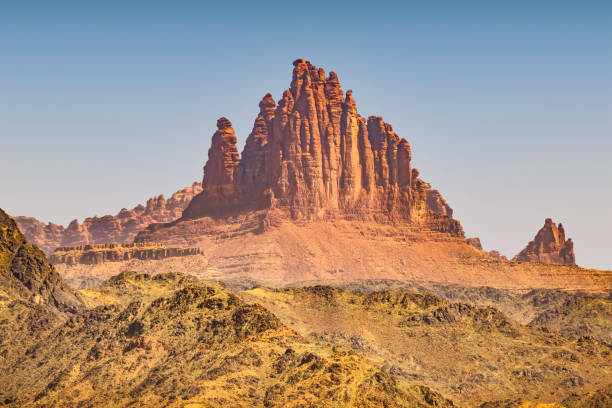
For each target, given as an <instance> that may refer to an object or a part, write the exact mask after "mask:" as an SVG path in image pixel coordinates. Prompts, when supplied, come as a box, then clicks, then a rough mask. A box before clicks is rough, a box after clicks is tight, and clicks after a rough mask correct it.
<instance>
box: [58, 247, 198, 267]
mask: <svg viewBox="0 0 612 408" xmlns="http://www.w3.org/2000/svg"><path fill="white" fill-rule="evenodd" d="M193 255H203V254H202V251H201V250H200V249H199V248H173V247H164V246H159V245H152V244H97V245H91V244H90V245H81V246H74V247H59V248H57V249H56V250H55V252H53V254H52V255H51V256H50V258H49V260H50V261H51V263H53V264H66V265H79V264H80V265H98V264H101V263H104V262H121V261H129V260H131V259H139V260H143V261H145V260H160V259H165V258H173V257H183V256H193Z"/></svg>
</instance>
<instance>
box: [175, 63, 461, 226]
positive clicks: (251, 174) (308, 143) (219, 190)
mask: <svg viewBox="0 0 612 408" xmlns="http://www.w3.org/2000/svg"><path fill="white" fill-rule="evenodd" d="M293 66H294V69H293V77H292V81H291V86H290V88H289V89H287V90H285V91H284V92H283V95H282V98H281V99H280V100H279V101H278V103H276V102H275V101H274V99H273V98H272V96H271V95H270V94H266V95H265V96H264V97H263V99H262V100H261V102H260V103H259V108H260V112H259V114H258V116H257V118H256V119H255V123H254V126H253V131H252V132H251V134H250V135H249V136H248V138H247V140H246V144H245V147H244V150H243V152H242V155H239V154H238V150H237V147H236V136H235V132H234V130H233V128H232V125H231V122H230V121H229V120H228V119H226V118H221V119H219V120H218V122H217V128H218V130H217V131H216V132H215V134H214V135H213V140H212V144H211V147H210V150H209V152H208V162H207V163H206V165H205V167H204V180H203V191H202V192H201V193H200V194H198V195H197V196H196V197H194V199H193V200H192V202H191V203H190V204H189V206H188V207H187V208H186V209H185V211H184V212H183V216H182V218H181V221H183V220H191V219H197V218H202V217H225V216H232V215H236V214H239V213H241V212H246V211H257V210H273V209H280V210H282V211H283V212H284V213H286V214H287V215H288V216H289V217H290V218H292V219H322V218H329V217H332V218H334V217H335V218H338V217H339V218H345V219H369V220H376V221H378V222H406V223H410V224H412V225H415V226H420V227H422V228H429V229H432V230H437V231H442V232H447V233H450V234H452V235H456V236H463V230H462V228H461V225H460V224H459V222H458V221H456V220H454V219H453V218H452V209H451V208H450V206H449V205H448V204H447V203H446V201H445V200H444V198H443V197H442V196H441V194H440V193H439V192H438V191H437V190H435V189H433V188H432V187H431V186H430V185H429V184H428V183H426V182H425V181H423V180H422V179H421V178H419V172H418V170H417V169H416V168H413V167H412V164H411V157H412V153H411V150H410V145H409V143H408V142H407V141H406V140H405V139H402V138H400V137H399V136H398V135H397V134H396V133H395V132H394V131H393V127H392V126H391V125H390V124H388V123H385V122H384V121H383V119H382V118H381V117H377V116H370V117H369V118H367V119H365V118H364V117H362V116H361V115H359V113H358V112H357V106H356V103H355V100H354V99H353V96H352V91H351V90H348V91H346V93H344V92H343V91H342V89H341V87H340V82H339V81H338V76H337V75H336V74H335V73H334V72H330V73H329V76H327V77H326V76H325V72H324V70H323V69H322V68H317V67H315V66H314V65H312V64H311V63H310V62H309V61H305V60H303V59H297V60H296V61H294V63H293Z"/></svg>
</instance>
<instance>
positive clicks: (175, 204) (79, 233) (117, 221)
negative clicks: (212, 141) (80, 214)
mask: <svg viewBox="0 0 612 408" xmlns="http://www.w3.org/2000/svg"><path fill="white" fill-rule="evenodd" d="M201 191H202V184H201V183H193V185H191V186H190V187H186V188H184V189H182V190H179V191H177V192H175V193H174V194H172V196H171V197H170V198H169V199H167V200H166V199H165V198H164V196H163V195H159V196H156V197H152V198H150V199H149V200H147V204H146V206H144V205H141V204H139V205H137V206H136V207H134V208H133V209H131V210H128V209H126V208H123V209H121V211H119V213H118V214H117V215H115V216H112V215H105V216H103V217H89V218H86V219H85V221H83V223H82V224H80V223H79V222H78V221H77V220H73V221H72V222H71V223H70V224H69V225H68V226H67V227H63V226H61V225H56V224H53V223H49V224H43V223H42V222H40V221H38V220H37V219H36V218H32V217H15V221H16V222H17V225H19V228H20V229H21V230H22V231H23V233H24V235H25V236H26V237H27V239H28V240H29V241H31V242H32V243H33V244H35V245H36V246H38V247H39V248H41V249H42V250H43V251H45V252H46V253H47V254H49V253H51V252H52V251H53V250H54V249H55V248H57V247H59V246H74V245H85V244H104V243H111V242H130V241H131V240H132V239H133V238H134V237H135V236H136V234H137V233H138V232H139V231H140V230H142V229H143V228H145V227H146V226H147V225H149V224H151V223H154V222H171V221H174V220H176V219H177V218H179V217H180V216H181V214H182V212H183V209H184V208H185V207H186V206H187V204H189V202H190V201H191V199H192V198H193V197H194V196H195V195H197V194H198V193H200V192H201Z"/></svg>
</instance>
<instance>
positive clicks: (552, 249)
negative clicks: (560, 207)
mask: <svg viewBox="0 0 612 408" xmlns="http://www.w3.org/2000/svg"><path fill="white" fill-rule="evenodd" d="M514 260H515V261H519V262H541V263H556V264H565V265H575V264H576V257H575V255H574V241H572V239H571V238H569V239H567V240H566V239H565V228H564V227H563V224H561V223H559V226H557V225H556V224H555V223H554V222H553V220H552V218H546V219H545V220H544V226H543V227H542V228H540V230H539V231H538V233H537V234H536V236H535V238H534V239H533V240H532V241H530V242H529V243H528V244H527V246H526V247H525V248H524V249H523V250H522V251H521V252H519V253H518V254H517V255H516V256H515V257H514Z"/></svg>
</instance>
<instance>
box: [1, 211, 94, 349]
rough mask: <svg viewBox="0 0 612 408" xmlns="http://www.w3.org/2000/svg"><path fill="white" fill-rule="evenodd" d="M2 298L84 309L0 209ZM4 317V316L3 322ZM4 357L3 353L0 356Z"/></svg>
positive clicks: (45, 305)
mask: <svg viewBox="0 0 612 408" xmlns="http://www.w3.org/2000/svg"><path fill="white" fill-rule="evenodd" d="M0 294H4V295H7V294H8V295H10V296H11V297H13V298H16V299H17V298H18V299H20V300H21V301H22V302H25V303H26V304H33V305H37V306H39V307H43V308H49V309H53V310H57V311H60V312H72V311H75V310H78V309H79V308H81V307H82V306H83V304H82V302H81V300H80V299H79V298H78V296H77V295H76V294H75V293H74V292H73V291H72V290H71V289H70V288H68V287H67V286H66V285H65V284H64V282H63V281H62V278H61V277H60V275H59V274H58V273H57V271H56V270H55V268H54V267H53V266H52V265H50V264H49V262H47V260H46V259H45V255H44V254H43V252H42V251H41V250H40V249H38V248H37V247H35V246H33V245H31V244H30V243H28V241H27V240H26V238H25V237H24V236H23V234H22V233H21V231H19V228H17V224H16V223H15V221H13V220H12V219H11V218H10V217H9V216H8V215H7V214H6V213H5V212H4V211H3V210H2V209H0ZM4 317H5V316H4V315H3V318H4ZM0 355H1V353H0Z"/></svg>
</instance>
